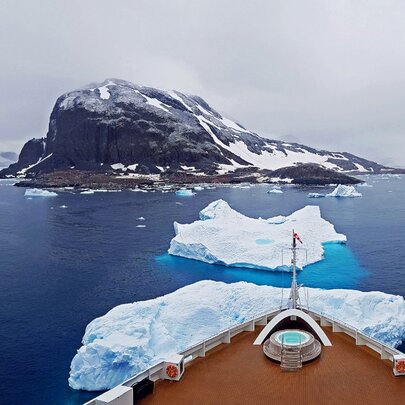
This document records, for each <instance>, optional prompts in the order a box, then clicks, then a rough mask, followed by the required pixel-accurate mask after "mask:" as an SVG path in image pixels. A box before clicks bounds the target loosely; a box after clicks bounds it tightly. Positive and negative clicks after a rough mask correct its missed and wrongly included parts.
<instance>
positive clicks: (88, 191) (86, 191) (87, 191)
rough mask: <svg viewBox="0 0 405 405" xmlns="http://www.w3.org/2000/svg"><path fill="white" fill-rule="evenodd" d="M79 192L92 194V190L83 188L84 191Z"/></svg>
mask: <svg viewBox="0 0 405 405" xmlns="http://www.w3.org/2000/svg"><path fill="white" fill-rule="evenodd" d="M80 194H94V191H93V190H84V191H81V192H80Z"/></svg>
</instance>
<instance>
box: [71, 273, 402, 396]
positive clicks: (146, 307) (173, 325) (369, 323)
mask: <svg viewBox="0 0 405 405" xmlns="http://www.w3.org/2000/svg"><path fill="white" fill-rule="evenodd" d="M301 294H302V297H301V300H302V302H303V303H305V305H306V304H307V301H306V297H308V298H309V302H308V303H309V307H310V308H312V309H313V310H316V311H317V312H319V313H322V312H323V313H325V314H327V315H329V316H332V317H335V318H337V319H340V320H343V321H344V322H346V323H349V324H350V325H352V326H353V327H355V328H358V329H360V330H362V331H363V332H364V333H366V334H368V335H370V336H372V337H375V338H377V339H380V340H382V341H384V342H385V343H387V344H389V345H391V346H396V345H398V344H400V342H401V340H402V339H404V338H405V302H404V299H403V298H402V297H400V296H394V295H388V294H384V293H382V292H361V291H353V290H321V289H313V288H308V291H303V290H302V289H301ZM282 296H283V297H284V300H285V297H286V296H288V293H287V292H284V294H283V295H282V290H281V288H276V287H271V286H258V285H255V284H251V283H246V282H238V283H234V284H225V283H222V282H215V281H200V282H198V283H195V284H192V285H189V286H187V287H184V288H181V289H179V290H177V291H175V292H173V293H171V294H168V295H165V296H163V297H159V298H155V299H152V300H148V301H141V302H134V303H132V304H124V305H119V306H117V307H115V308H113V309H112V310H111V311H109V312H108V313H107V314H106V315H104V316H102V317H100V318H97V319H95V320H93V321H92V322H91V323H90V324H89V325H88V326H87V328H86V332H85V334H84V337H83V340H82V343H83V346H82V347H81V348H80V349H79V350H78V352H77V354H76V356H75V357H74V358H73V360H72V363H71V370H70V377H69V385H70V386H71V387H72V388H74V389H84V390H90V391H95V390H104V389H109V388H112V387H114V386H116V385H117V384H120V383H121V382H122V381H124V380H125V379H127V378H129V377H131V376H132V375H135V374H137V373H138V372H140V371H142V370H144V369H146V368H148V367H149V366H151V365H153V364H155V363H157V362H159V361H161V360H163V359H164V358H165V357H166V356H167V355H168V354H172V353H177V352H181V351H183V350H185V349H186V348H188V347H190V346H192V345H194V344H197V343H198V342H200V341H202V340H203V339H206V338H208V337H210V336H212V335H215V334H217V333H219V332H220V331H221V330H223V329H226V328H229V327H231V326H233V325H236V324H239V323H243V322H244V321H246V320H248V319H249V318H253V317H255V316H259V315H261V314H262V313H264V312H266V311H270V310H272V309H275V308H278V307H280V305H281V299H282ZM284 303H285V302H284Z"/></svg>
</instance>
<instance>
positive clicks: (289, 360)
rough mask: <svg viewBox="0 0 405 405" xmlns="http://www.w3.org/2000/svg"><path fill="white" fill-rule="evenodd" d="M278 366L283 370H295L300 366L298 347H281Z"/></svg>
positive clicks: (300, 358) (300, 357)
mask: <svg viewBox="0 0 405 405" xmlns="http://www.w3.org/2000/svg"><path fill="white" fill-rule="evenodd" d="M280 367H281V369H282V370H283V371H297V370H298V369H300V368H302V354H301V348H300V347H288V348H287V347H285V346H284V347H282V349H281V363H280Z"/></svg>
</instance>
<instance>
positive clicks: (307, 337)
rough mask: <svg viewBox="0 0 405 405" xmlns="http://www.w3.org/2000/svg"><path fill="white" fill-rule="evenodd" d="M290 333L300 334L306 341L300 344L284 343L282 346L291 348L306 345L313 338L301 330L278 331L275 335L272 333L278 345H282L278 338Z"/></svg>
mask: <svg viewBox="0 0 405 405" xmlns="http://www.w3.org/2000/svg"><path fill="white" fill-rule="evenodd" d="M291 332H295V333H297V334H300V335H303V336H305V338H306V340H304V341H302V342H301V343H293V344H288V343H285V342H284V346H291V347H294V346H299V345H300V344H301V345H306V344H307V343H308V342H310V341H311V337H313V336H312V334H310V333H308V332H306V331H304V330H301V329H283V330H279V331H277V332H276V333H274V340H275V341H276V342H277V343H278V344H279V345H281V344H282V341H281V339H280V340H279V339H278V337H279V336H280V335H281V334H284V333H291Z"/></svg>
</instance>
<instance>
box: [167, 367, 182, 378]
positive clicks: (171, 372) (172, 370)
mask: <svg viewBox="0 0 405 405" xmlns="http://www.w3.org/2000/svg"><path fill="white" fill-rule="evenodd" d="M178 374H179V370H177V367H176V366H174V365H173V364H169V365H168V366H167V367H166V375H167V376H168V377H169V378H176V377H177V376H178Z"/></svg>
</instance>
